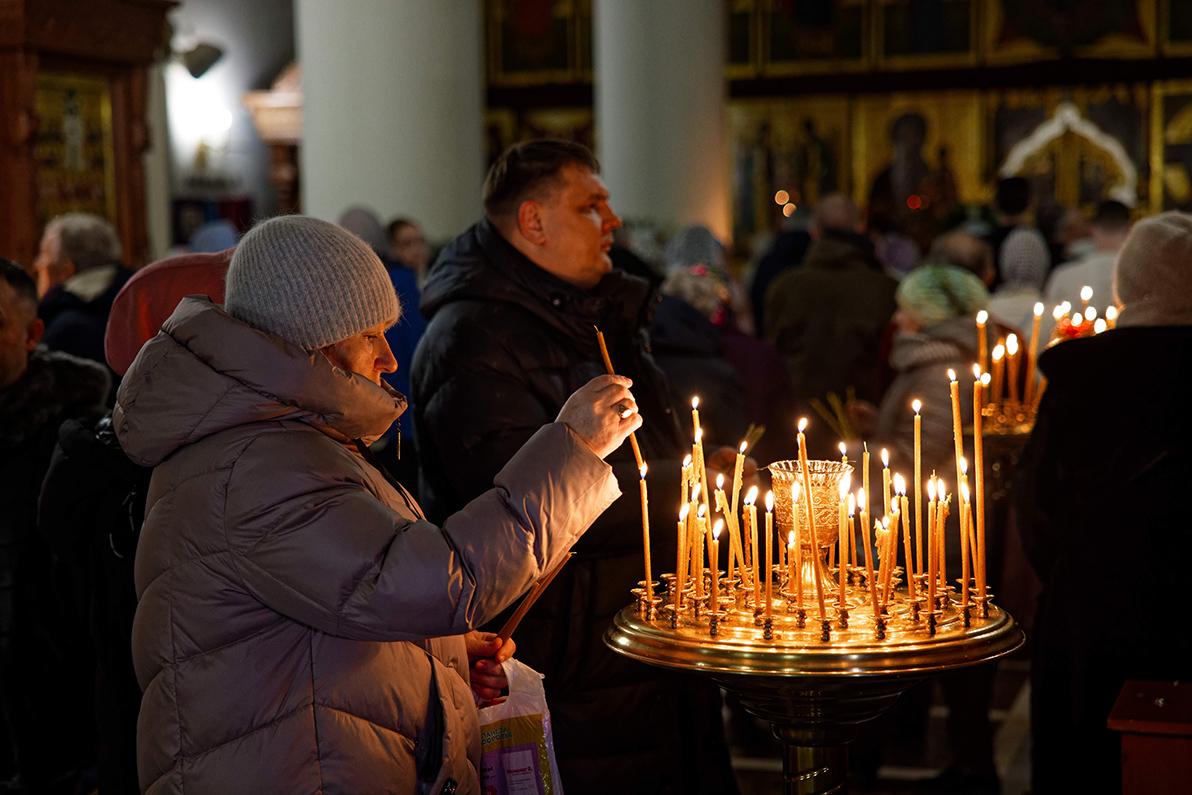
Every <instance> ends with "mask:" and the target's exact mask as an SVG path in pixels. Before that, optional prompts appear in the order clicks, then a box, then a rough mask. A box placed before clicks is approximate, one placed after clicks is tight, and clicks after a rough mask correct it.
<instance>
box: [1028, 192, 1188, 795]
mask: <svg viewBox="0 0 1192 795" xmlns="http://www.w3.org/2000/svg"><path fill="white" fill-rule="evenodd" d="M1189 262H1192V216H1189V215H1184V214H1182V213H1164V214H1162V215H1159V216H1156V217H1154V218H1150V219H1147V220H1145V221H1142V222H1140V223H1138V224H1137V225H1136V226H1135V227H1134V230H1133V231H1132V232H1131V233H1130V236H1129V238H1127V240H1126V243H1125V245H1124V246H1123V247H1122V251H1121V254H1120V255H1119V258H1118V268H1117V272H1116V292H1117V295H1118V298H1119V300H1120V301H1121V303H1122V304H1123V308H1122V312H1121V316H1120V318H1119V320H1118V325H1117V328H1116V329H1115V330H1112V331H1108V332H1105V333H1103V334H1099V335H1097V336H1095V337H1089V338H1087V339H1080V340H1072V341H1070V342H1063V343H1060V344H1058V345H1055V346H1053V347H1052V348H1049V349H1048V350H1047V351H1046V352H1044V353H1043V354H1042V355H1041V356H1040V357H1039V369H1040V370H1041V371H1042V373H1043V375H1045V376H1046V377H1047V382H1048V385H1047V391H1046V392H1045V393H1044V395H1043V400H1042V403H1041V404H1040V406H1039V414H1038V420H1037V421H1036V424H1035V428H1034V432H1033V433H1032V435H1031V439H1030V442H1029V443H1028V445H1027V448H1026V450H1025V452H1024V453H1023V457H1022V462H1021V464H1020V465H1019V468H1018V472H1017V476H1016V482H1015V488H1014V490H1013V492H1012V493H1013V496H1014V502H1015V507H1016V508H1017V510H1018V524H1019V527H1020V530H1021V533H1022V540H1023V544H1024V547H1025V551H1026V553H1027V557H1028V559H1029V560H1030V563H1031V566H1032V567H1033V568H1034V569H1035V572H1036V573H1037V574H1038V575H1039V579H1040V580H1041V582H1042V585H1043V590H1042V592H1041V593H1040V595H1039V605H1038V613H1037V615H1036V620H1035V634H1034V638H1033V643H1034V652H1035V658H1034V660H1033V662H1032V664H1031V737H1032V753H1031V757H1032V760H1033V762H1032V768H1033V771H1032V773H1033V775H1032V789H1033V790H1034V791H1035V792H1039V793H1048V792H1082V793H1084V792H1087V793H1100V792H1106V793H1108V792H1120V791H1121V789H1120V788H1121V783H1122V779H1121V772H1120V763H1121V748H1120V743H1119V739H1118V735H1116V734H1115V733H1113V732H1111V731H1109V729H1108V728H1107V726H1106V721H1107V719H1108V717H1109V712H1110V709H1111V708H1112V706H1113V703H1114V700H1115V699H1116V697H1117V694H1118V691H1119V690H1120V689H1121V687H1122V685H1123V683H1124V682H1125V681H1126V680H1128V679H1142V680H1158V681H1162V680H1166V681H1173V680H1188V679H1189V678H1192V636H1189V634H1188V632H1187V631H1186V629H1185V628H1186V626H1187V615H1186V613H1187V611H1186V609H1185V607H1184V605H1185V603H1186V601H1187V594H1188V587H1187V582H1188V577H1187V568H1186V567H1187V561H1188V560H1189V559H1190V558H1192V535H1190V534H1189V533H1188V530H1187V513H1186V506H1185V504H1184V496H1185V494H1186V490H1187V488H1188V483H1189V482H1192V464H1190V459H1189V457H1188V454H1187V451H1188V449H1189V446H1190V445H1192V422H1190V418H1192V414H1189V412H1188V406H1187V380H1188V373H1189V372H1190V371H1192V268H1189Z"/></svg>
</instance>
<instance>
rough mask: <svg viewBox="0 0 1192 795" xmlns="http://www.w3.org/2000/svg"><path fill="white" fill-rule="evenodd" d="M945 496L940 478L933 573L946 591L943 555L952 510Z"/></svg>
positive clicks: (937, 493)
mask: <svg viewBox="0 0 1192 795" xmlns="http://www.w3.org/2000/svg"><path fill="white" fill-rule="evenodd" d="M945 494H947V487H946V486H945V485H944V479H943V478H940V479H939V481H938V483H937V484H936V511H937V512H938V513H939V515H938V516H937V517H936V520H935V534H936V543H937V544H938V546H937V547H936V550H935V573H936V576H937V577H939V581H940V585H941V586H942V587H943V588H945V589H946V588H947V587H948V559H947V557H945V554H946V551H947V549H948V539H947V533H948V513H949V512H950V511H951V508H952V506H951V504H950V501H951V499H952V496H951V495H948V496H947V497H945V496H944V495H945ZM946 592H947V591H946V590H945V593H946Z"/></svg>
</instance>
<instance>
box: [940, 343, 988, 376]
mask: <svg viewBox="0 0 1192 795" xmlns="http://www.w3.org/2000/svg"><path fill="white" fill-rule="evenodd" d="M994 350H995V351H996V350H997V348H994ZM948 380H949V381H955V380H956V371H955V370H953V369H952V368H951V367H949V368H948Z"/></svg>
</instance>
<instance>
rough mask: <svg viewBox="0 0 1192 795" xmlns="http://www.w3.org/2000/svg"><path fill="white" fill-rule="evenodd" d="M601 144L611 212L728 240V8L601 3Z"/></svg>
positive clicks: (710, 2)
mask: <svg viewBox="0 0 1192 795" xmlns="http://www.w3.org/2000/svg"><path fill="white" fill-rule="evenodd" d="M592 13H593V24H592V27H593V55H594V68H595V76H594V78H595V79H594V84H595V114H596V145H597V149H598V152H597V154H598V156H599V158H600V163H601V166H602V167H603V176H604V179H605V181H606V182H607V183H608V186H609V190H610V191H611V193H612V204H613V207H614V208H615V209H616V210H617V212H618V213H620V214H621V215H622V216H623V217H625V218H627V219H642V220H650V221H653V222H655V223H659V224H662V225H664V226H666V227H671V228H673V227H678V226H680V225H683V224H690V223H702V224H705V225H707V226H708V227H709V228H711V229H712V231H713V232H715V233H716V234H717V235H718V236H720V237H721V238H722V239H724V238H725V237H726V236H727V235H728V234H729V231H730V217H729V178H728V172H729V164H728V153H727V120H726V117H725V81H724V58H725V35H726V33H725V8H724V3H723V0H650V2H641V0H595V2H594V3H593V12H592Z"/></svg>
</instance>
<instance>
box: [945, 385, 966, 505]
mask: <svg viewBox="0 0 1192 795" xmlns="http://www.w3.org/2000/svg"><path fill="white" fill-rule="evenodd" d="M948 391H949V393H950V394H951V397H952V443H953V445H954V447H955V454H956V482H957V483H959V482H960V459H962V458H964V430H963V425H962V424H961V423H962V421H963V420H962V418H961V415H960V384H959V382H957V380H956V371H955V370H953V369H952V368H950V367H949V368H948Z"/></svg>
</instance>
